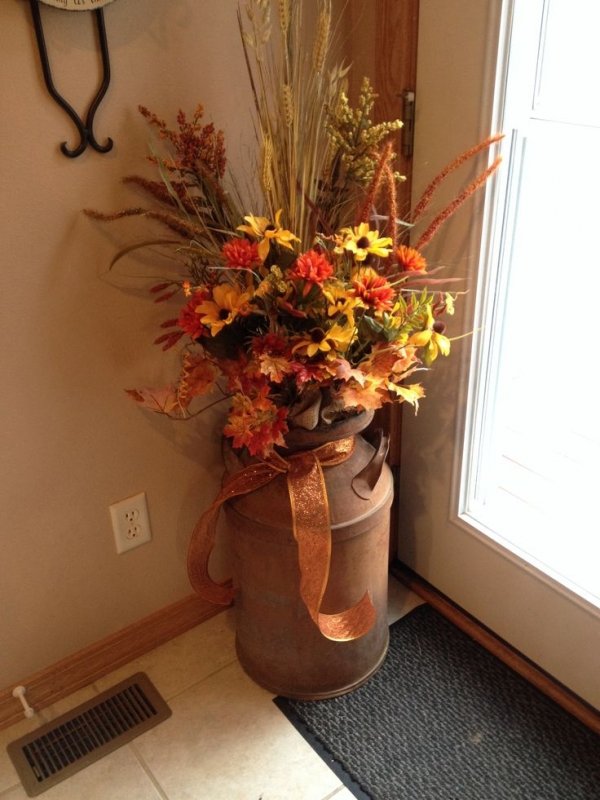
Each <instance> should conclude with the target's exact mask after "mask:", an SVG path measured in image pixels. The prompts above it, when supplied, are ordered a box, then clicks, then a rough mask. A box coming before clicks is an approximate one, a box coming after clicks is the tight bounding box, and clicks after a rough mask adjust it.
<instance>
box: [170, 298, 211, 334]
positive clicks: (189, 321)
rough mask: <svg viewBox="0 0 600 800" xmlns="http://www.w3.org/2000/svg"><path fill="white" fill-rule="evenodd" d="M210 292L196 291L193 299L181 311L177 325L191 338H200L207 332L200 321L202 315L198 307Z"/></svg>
mask: <svg viewBox="0 0 600 800" xmlns="http://www.w3.org/2000/svg"><path fill="white" fill-rule="evenodd" d="M207 297H208V294H207V292H206V291H205V290H203V289H202V290H200V291H197V292H195V293H194V296H193V297H192V299H191V300H190V301H189V302H188V303H186V304H185V305H184V307H183V308H182V309H181V311H180V312H179V318H178V319H177V325H178V327H179V328H181V330H182V331H183V332H184V333H187V335H188V336H189V337H190V338H191V339H199V338H200V337H201V336H204V335H205V334H206V333H207V329H206V328H205V327H204V325H203V324H202V323H201V322H200V317H199V316H198V314H197V313H196V308H197V307H198V306H199V305H200V303H202V302H203V301H204V300H206V299H207Z"/></svg>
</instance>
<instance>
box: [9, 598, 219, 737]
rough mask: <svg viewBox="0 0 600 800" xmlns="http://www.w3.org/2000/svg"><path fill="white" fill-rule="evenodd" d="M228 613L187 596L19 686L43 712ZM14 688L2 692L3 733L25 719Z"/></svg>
mask: <svg viewBox="0 0 600 800" xmlns="http://www.w3.org/2000/svg"><path fill="white" fill-rule="evenodd" d="M223 610H224V607H223V606H216V605H213V604H212V603H208V602H207V601H206V600H202V599H201V598H200V597H198V596H197V595H190V596H189V597H184V598H183V599H182V600H178V601H177V602H176V603H173V604H172V605H169V606H167V607H166V608H162V609H160V610H159V611H155V612H154V613H153V614H150V615H149V616H147V617H144V618H143V619H140V620H138V621H137V622H134V623H132V624H131V625H128V626H127V627H126V628H123V629H122V630H120V631H117V632H116V633H113V634H111V635H110V636H107V637H106V638H105V639H102V640H100V641H99V642H95V643H94V644H92V645H90V646H89V647H86V648H84V649H83V650H79V651H78V652H77V653H73V654H72V655H70V656H67V657H66V658H64V659H62V660H61V661H58V662H57V663H56V664H51V665H50V666H49V667H46V668H45V669H42V670H40V671H39V672H36V673H34V674H33V675H30V676H29V677H26V678H23V679H22V680H20V681H17V682H15V684H14V686H18V685H23V686H25V688H26V690H27V702H28V703H29V705H30V706H32V708H34V709H35V710H36V711H40V710H41V709H43V708H46V707H47V706H49V705H51V704H52V703H55V702H56V701H57V700H60V699H62V698H63V697H67V696H68V695H70V694H72V693H73V692H75V691H77V690H78V689H81V688H83V687H84V686H87V685H88V684H90V683H93V682H94V681H95V680H97V679H98V678H101V677H103V676H104V675H107V674H108V673H109V672H112V670H114V669H117V668H118V667H122V666H123V665H124V664H127V663H128V662H129V661H132V660H133V659H134V658H138V657H139V656H141V655H143V654H144V653H147V652H149V651H150V650H153V649H154V648H155V647H158V646H159V645H161V644H164V643H165V642H167V641H169V639H173V638H174V637H175V636H178V635H179V634H181V633H185V631H187V630H189V629H190V628H193V627H195V626H196V625H198V624H199V623H201V622H204V621H206V620H207V619H210V618H211V617H214V616H215V615H216V614H219V613H220V612H221V611H223ZM14 686H10V687H8V688H6V689H3V690H0V730H1V729H2V728H7V727H9V726H10V725H13V724H14V723H15V722H19V721H20V720H22V719H23V718H24V717H23V709H22V707H21V703H20V701H19V700H17V699H16V698H14V697H13V696H12V690H13V688H14Z"/></svg>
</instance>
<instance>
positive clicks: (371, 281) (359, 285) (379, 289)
mask: <svg viewBox="0 0 600 800" xmlns="http://www.w3.org/2000/svg"><path fill="white" fill-rule="evenodd" d="M352 286H353V287H354V292H353V294H354V296H355V297H360V299H361V300H362V301H363V303H365V305H367V306H370V307H371V308H374V309H375V310H376V311H390V310H391V309H392V307H393V305H394V289H393V287H392V286H391V285H390V284H389V283H388V282H387V280H386V279H385V278H383V277H382V276H381V275H378V274H377V273H376V272H375V270H374V269H372V268H371V267H362V268H361V269H358V270H356V272H355V273H354V274H353V276H352Z"/></svg>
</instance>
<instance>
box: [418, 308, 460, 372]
mask: <svg viewBox="0 0 600 800" xmlns="http://www.w3.org/2000/svg"><path fill="white" fill-rule="evenodd" d="M444 328H445V325H444V323H443V322H435V321H434V319H433V315H432V313H431V309H429V308H428V315H427V327H426V328H424V330H422V331H417V332H416V333H413V334H412V336H410V337H409V339H408V344H409V345H413V346H414V347H423V348H424V350H423V363H424V364H425V365H426V366H429V365H430V364H432V363H433V362H434V361H435V360H436V358H437V357H438V356H439V355H440V354H441V355H443V356H447V355H448V354H449V353H450V339H448V337H447V336H444V334H443V330H444Z"/></svg>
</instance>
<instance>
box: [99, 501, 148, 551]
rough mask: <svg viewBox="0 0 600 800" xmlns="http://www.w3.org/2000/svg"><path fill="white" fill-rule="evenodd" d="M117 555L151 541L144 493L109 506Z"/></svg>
mask: <svg viewBox="0 0 600 800" xmlns="http://www.w3.org/2000/svg"><path fill="white" fill-rule="evenodd" d="M109 510H110V517H111V519H112V526H113V533H114V535H115V544H116V546H117V553H125V552H126V551H127V550H132V549H133V548H134V547H139V546H140V545H141V544H145V543H146V542H149V541H150V539H152V531H151V530H150V518H149V517H148V506H147V504H146V495H145V493H144V492H141V493H140V494H136V495H134V496H133V497H127V498H126V499H125V500H119V502H118V503H113V504H112V505H111V506H109Z"/></svg>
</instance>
